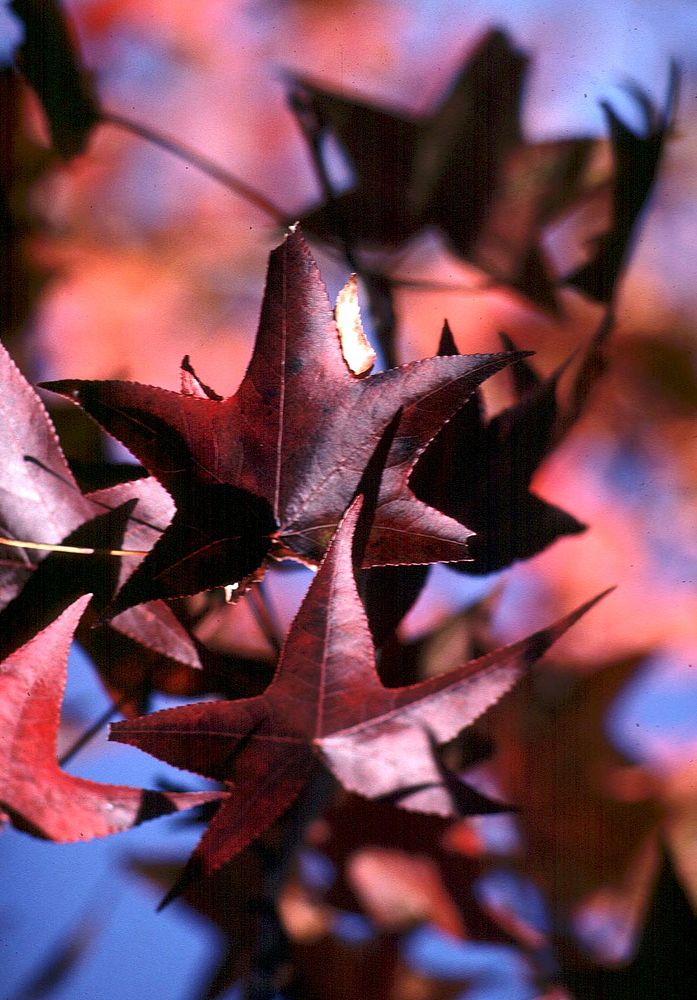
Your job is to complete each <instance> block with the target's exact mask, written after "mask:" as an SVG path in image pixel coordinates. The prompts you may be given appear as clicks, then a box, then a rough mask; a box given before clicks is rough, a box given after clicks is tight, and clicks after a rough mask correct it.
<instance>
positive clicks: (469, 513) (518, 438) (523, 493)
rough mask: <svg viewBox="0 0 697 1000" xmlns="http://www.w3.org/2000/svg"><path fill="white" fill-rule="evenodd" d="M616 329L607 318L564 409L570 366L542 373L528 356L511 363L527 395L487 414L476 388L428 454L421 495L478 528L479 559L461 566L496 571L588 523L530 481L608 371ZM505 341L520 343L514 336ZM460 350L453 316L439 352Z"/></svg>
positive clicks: (415, 483)
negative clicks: (561, 390) (562, 387)
mask: <svg viewBox="0 0 697 1000" xmlns="http://www.w3.org/2000/svg"><path fill="white" fill-rule="evenodd" d="M609 329H610V321H609V320H608V319H605V320H603V322H602V324H601V326H600V327H599V329H598V332H597V334H596V335H595V336H594V337H593V338H592V340H591V343H590V346H589V348H588V350H587V352H586V355H585V357H584V359H583V361H582V363H581V365H580V366H579V370H578V373H577V375H576V378H575V380H574V384H573V386H572V392H571V400H570V403H569V406H568V408H567V409H566V410H565V411H564V412H560V409H559V406H558V403H557V385H558V382H559V378H560V377H561V375H562V372H563V370H564V367H565V366H561V367H560V368H559V369H558V370H557V371H556V372H554V373H553V374H552V375H550V376H549V377H548V378H545V379H542V378H540V377H539V376H538V375H537V374H536V373H535V371H534V369H533V368H532V367H531V366H530V365H528V364H527V362H524V361H523V362H519V364H518V365H516V366H515V367H514V368H513V369H511V371H512V373H513V377H514V385H515V389H516V393H517V395H518V397H519V398H518V400H517V402H516V403H515V404H513V405H512V406H510V407H508V408H507V409H505V410H502V411H501V412H500V413H499V414H497V416H495V417H492V418H491V419H488V420H487V418H486V416H485V413H484V406H483V400H482V397H481V393H480V392H477V393H475V395H474V396H472V398H471V399H470V400H469V401H468V402H467V403H466V404H465V406H463V407H462V409H461V410H460V411H459V412H458V413H457V414H455V416H454V417H453V419H452V420H451V421H450V422H449V423H448V424H447V426H446V427H445V428H444V429H443V430H442V431H441V432H440V433H439V434H438V436H437V437H436V439H435V440H434V441H433V443H432V444H431V445H430V446H429V448H428V449H427V450H426V452H425V454H424V455H423V456H422V458H421V459H420V461H419V463H418V465H417V466H416V469H415V470H414V474H413V476H412V480H411V483H412V487H413V489H414V490H415V491H416V493H417V495H418V496H420V497H421V498H422V499H424V500H425V501H427V502H428V503H432V504H434V505H435V506H437V507H438V508H439V509H440V510H443V511H444V512H445V513H446V514H448V515H449V516H450V517H454V518H456V519H457V520H459V521H461V522H462V523H463V524H466V525H467V526H468V527H471V528H472V529H473V530H474V531H475V536H474V538H473V539H472V540H471V541H470V553H471V555H472V560H471V561H470V562H467V563H462V564H460V565H459V566H457V567H456V568H457V569H459V570H461V571H462V572H464V573H491V572H493V571H496V570H500V569H503V568H504V567H505V566H509V565H510V564H511V563H513V562H515V561H516V560H518V559H527V558H529V557H530V556H533V555H536V554H537V553H538V552H541V551H542V549H544V548H546V547H547V546H548V545H550V544H551V543H552V542H553V541H555V540H556V539H557V538H560V537H562V536H564V535H570V534H576V533H578V532H580V531H583V530H584V525H582V524H580V523H579V522H578V521H577V520H576V519H575V518H574V517H572V516H571V515H570V514H567V513H566V512H565V511H563V510H561V509H560V508H558V507H555V506H553V505H552V504H549V503H547V502H546V501H545V500H542V499H541V498H540V497H538V496H536V495H535V493H534V492H532V491H531V489H530V483H531V480H532V478H533V475H534V473H535V471H536V470H537V468H538V467H539V466H540V465H541V463H542V462H543V461H544V459H545V458H546V457H547V456H548V454H549V453H550V451H551V450H552V448H553V447H554V446H555V445H556V444H558V443H559V441H560V439H561V437H562V436H563V434H565V433H566V432H568V430H569V429H570V427H571V426H572V425H573V423H574V422H575V420H576V419H577V418H578V417H579V415H580V413H581V412H582V410H583V407H584V405H585V401H586V399H587V397H588V394H589V392H590V390H591V388H592V387H593V385H594V384H595V382H596V381H597V379H598V378H599V377H600V376H601V375H602V373H603V371H604V360H603V349H604V344H605V341H606V339H607V336H608V334H609ZM504 342H505V343H506V345H507V346H512V345H511V342H510V340H508V338H505V340H504ZM456 352H457V347H456V346H455V341H454V339H453V336H452V333H451V331H450V328H449V327H448V325H447V323H446V324H445V327H444V329H443V334H442V337H441V343H440V347H439V353H441V354H452V353H456Z"/></svg>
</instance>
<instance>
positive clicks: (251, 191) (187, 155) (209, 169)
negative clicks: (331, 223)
mask: <svg viewBox="0 0 697 1000" xmlns="http://www.w3.org/2000/svg"><path fill="white" fill-rule="evenodd" d="M101 118H102V121H103V122H104V123H105V124H108V125H115V126H116V127H117V128H121V129H124V130H125V131H126V132H131V133H132V134H133V135H136V136H138V138H140V139H145V140H146V141H147V142H151V143H153V144H154V145H155V146H159V147H160V149H164V150H166V151H167V152H168V153H172V155H173V156H177V157H178V158H179V159H180V160H184V162H186V163H190V164H191V165H192V166H193V167H196V168H197V169H198V170H201V171H202V172H203V173H204V174H207V175H208V176H209V177H211V178H212V179H213V180H214V181H217V182H218V183H219V184H222V185H223V187H225V188H227V189H228V191H232V193H233V194H236V195H238V196H239V197H240V198H243V199H244V200H245V201H247V202H249V204H250V205H254V206H255V207H256V208H258V209H260V210H261V211H262V212H264V213H265V214H266V215H268V216H270V217H271V218H272V219H273V220H274V222H276V223H278V225H279V226H287V225H288V222H289V217H288V215H287V214H286V213H285V212H283V211H282V210H281V209H280V208H279V207H278V205H276V204H274V202H272V201H271V200H270V199H269V198H267V197H266V195H264V194H262V193H261V191H257V190H256V188H253V187H252V186H251V185H250V184H247V182H246V181H243V180H241V179H240V178H239V177H236V176H235V175H234V174H232V173H230V171H229V170H225V169H224V168H223V167H221V166H220V165H219V164H218V163H215V161H214V160H210V159H209V158H208V157H207V156H204V155H203V154H202V153H199V152H197V151H196V150H195V149H191V147H190V146H185V145H184V144H183V143H181V142H178V141H177V140H176V139H173V138H171V137H170V136H168V135H165V133H164V132H160V131H158V130H157V129H154V128H150V126H149V125H143V124H141V122H137V121H133V120H132V119H131V118H128V117H126V116H125V115H120V114H117V113H116V112H113V111H102V113H101Z"/></svg>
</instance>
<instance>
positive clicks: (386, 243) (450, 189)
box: [291, 30, 592, 307]
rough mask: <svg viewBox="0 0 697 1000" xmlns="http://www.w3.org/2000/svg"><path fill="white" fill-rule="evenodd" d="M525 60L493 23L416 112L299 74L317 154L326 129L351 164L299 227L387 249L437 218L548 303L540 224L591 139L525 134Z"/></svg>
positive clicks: (465, 250) (570, 181) (458, 245)
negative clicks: (342, 188)
mask: <svg viewBox="0 0 697 1000" xmlns="http://www.w3.org/2000/svg"><path fill="white" fill-rule="evenodd" d="M527 62H528V60H527V58H526V57H525V56H524V55H522V54H521V53H520V52H518V51H516V50H515V49H514V48H513V47H512V46H511V44H510V42H509V40H508V38H507V37H506V35H505V34H504V33H503V32H502V31H499V30H494V31H490V32H489V33H488V34H487V35H486V36H485V37H484V38H483V40H482V41H481V42H480V44H479V45H478V47H477V48H476V50H475V52H474V53H473V54H472V56H471V57H470V59H469V61H468V62H467V63H466V64H465V65H464V67H463V69H462V70H461V72H460V74H459V76H458V77H457V79H456V80H455V82H454V83H453V85H452V87H451V88H450V90H449V92H448V94H447V95H446V96H445V97H444V99H443V101H442V102H441V104H440V105H439V106H438V107H437V108H436V109H435V110H434V111H433V112H432V113H431V114H430V115H425V116H421V117H419V116H412V115H408V114H406V113H403V112H398V111H394V110H392V109H389V108H384V107H381V106H379V105H377V104H374V103H371V102H369V101H367V100H362V99H360V98H355V97H345V96H343V95H342V94H339V93H338V92H335V91H331V90H327V89H325V88H322V87H320V86H318V85H317V84H316V83H314V82H313V81H309V80H304V79H297V80H296V81H295V83H294V88H293V92H292V95H291V103H292V106H293V107H294V110H295V111H296V114H297V116H298V120H299V122H300V125H301V128H302V129H303V131H304V132H305V134H306V135H307V136H308V138H309V139H310V141H311V143H312V144H313V147H314V148H315V150H319V155H320V156H321V149H322V147H321V139H322V138H323V137H324V136H326V135H328V134H331V135H333V136H334V137H335V138H336V139H337V140H338V142H339V144H340V145H341V147H342V149H343V150H344V152H345V154H346V155H347V157H348V159H349V161H350V164H351V167H352V168H353V171H354V175H355V184H354V186H353V187H352V188H350V189H349V191H348V192H345V193H342V194H339V195H332V196H331V197H328V198H326V200H325V202H324V203H323V204H321V205H318V206H316V207H315V208H313V209H310V210H309V211H308V212H307V213H306V214H305V215H304V217H303V219H302V221H303V225H304V226H305V227H306V228H307V230H308V232H311V233H314V234H316V235H317V236H318V237H319V238H320V239H323V240H327V241H330V242H334V243H337V242H338V243H339V245H340V246H342V247H344V248H349V249H350V250H355V249H356V248H360V247H364V246H365V247H378V248H386V249H389V248H394V247H397V246H399V245H400V244H402V243H404V242H405V241H406V240H408V239H409V238H411V237H412V236H414V235H415V234H416V233H417V232H419V231H420V230H421V229H423V228H424V227H426V226H428V225H436V226H439V227H440V229H441V231H442V232H443V233H444V235H445V236H446V238H447V240H448V243H449V245H450V248H451V249H452V250H453V251H454V252H455V253H456V254H458V255H459V256H461V257H463V258H464V259H465V260H468V261H471V262H472V263H474V264H476V265H477V266H478V267H480V268H482V269H483V270H485V271H486V272H487V273H489V274H491V275H492V276H493V277H494V278H495V279H496V280H497V281H502V282H506V283H508V284H510V285H512V286H513V287H514V288H517V289H518V290H520V291H521V292H522V293H523V294H525V295H527V296H528V297H530V298H532V299H533V300H534V301H537V302H539V303H541V304H542V305H544V306H547V307H549V306H553V305H554V292H553V281H552V277H551V275H550V273H549V270H548V268H547V265H546V263H545V261H544V257H543V254H542V252H541V249H540V246H539V237H540V231H541V228H542V227H543V226H544V225H545V224H546V223H547V222H548V221H549V220H550V219H551V218H553V217H554V216H555V215H556V214H557V213H559V212H560V211H561V210H562V209H563V208H564V207H565V206H566V205H568V204H570V203H571V202H573V200H574V198H575V196H576V194H577V192H578V188H579V180H580V177H581V174H582V171H583V169H584V167H585V164H586V161H587V158H588V155H589V153H590V150H591V148H592V142H591V141H590V140H587V139H573V140H566V141H559V142H547V143H540V144H537V145H534V144H529V143H526V142H525V139H524V138H523V136H522V132H521V127H520V112H521V95H522V91H523V87H524V83H525V76H526V72H527ZM320 169H321V172H322V173H323V175H324V176H325V188H326V186H327V184H326V174H327V171H326V167H323V164H322V163H320ZM325 193H326V192H325Z"/></svg>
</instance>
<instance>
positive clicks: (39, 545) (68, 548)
mask: <svg viewBox="0 0 697 1000" xmlns="http://www.w3.org/2000/svg"><path fill="white" fill-rule="evenodd" d="M0 545H9V546H11V547H12V548H15V549H37V550H38V551H40V552H64V553H67V554H68V555H77V556H95V555H97V556H119V557H123V556H146V555H147V554H148V550H147V549H91V548H88V547H87V546H82V545H52V544H51V543H50V542H23V541H21V540H19V539H17V538H2V537H0Z"/></svg>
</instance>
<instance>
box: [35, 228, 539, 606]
mask: <svg viewBox="0 0 697 1000" xmlns="http://www.w3.org/2000/svg"><path fill="white" fill-rule="evenodd" d="M519 356H520V355H515V354H486V355H472V356H462V357H453V358H429V359H427V360H425V361H417V362H412V363H411V364H408V365H403V366H402V367H401V368H395V369H391V370H389V371H386V372H382V373H380V374H377V375H371V376H368V377H364V378H359V377H357V376H355V375H353V374H352V373H351V372H350V371H349V368H348V367H347V365H346V362H345V361H344V358H343V356H342V353H341V347H340V343H339V336H338V331H337V327H336V323H335V321H334V318H333V316H332V310H331V307H330V304H329V300H328V298H327V293H326V290H325V288H324V285H323V284H322V282H321V279H320V276H319V272H318V269H317V265H316V264H315V262H314V260H313V258H312V256H311V254H310V251H309V249H308V247H307V245H306V243H305V241H304V239H303V237H302V235H301V234H300V232H299V231H294V232H291V234H290V235H289V236H288V238H287V240H286V241H285V242H284V243H283V244H282V245H281V246H280V247H279V248H278V249H277V250H275V251H274V252H273V254H272V255H271V260H270V263H269V271H268V279H267V286H266V292H265V296H264V303H263V307H262V313H261V321H260V325H259V331H258V334H257V340H256V344H255V348H254V353H253V356H252V359H251V362H250V365H249V368H248V369H247V372H246V375H245V377H244V379H243V381H242V384H241V385H240V387H239V389H238V391H237V393H236V394H235V395H234V396H231V397H229V398H228V399H225V400H223V401H222V402H221V401H219V400H216V399H213V398H210V397H209V396H208V395H206V396H205V398H204V395H202V393H201V392H199V391H198V390H195V389H194V387H193V381H190V382H189V383H188V384H187V392H186V393H185V394H181V393H175V392H168V391H166V390H164V389H156V388H153V387H152V386H145V385H139V384H137V383H131V382H116V381H108V382H80V381H62V382H54V383H50V384H48V388H52V389H53V390H54V391H56V392H60V393H62V394H63V395H65V396H67V397H68V398H71V399H74V400H77V401H78V402H79V403H80V404H81V405H82V406H83V407H84V408H85V409H86V410H87V411H88V413H90V414H91V415H92V416H93V417H94V418H95V419H96V420H98V421H99V422H100V423H101V424H102V426H104V427H105V428H106V429H107V430H109V431H110V433H112V434H114V436H115V437H117V438H118V439H119V440H120V441H122V442H123V443H124V444H125V445H126V446H127V447H128V448H129V449H130V450H131V451H132V452H133V453H134V454H135V455H137V456H138V458H139V459H140V460H141V461H142V462H143V463H144V464H145V465H146V467H147V468H148V469H149V470H150V471H151V472H152V473H153V474H154V475H156V476H157V478H158V479H159V480H160V482H162V483H163V485H164V486H165V487H166V488H167V490H168V491H169V492H170V493H171V495H172V497H173V498H174V501H175V503H176V507H177V511H176V514H175V516H174V519H173V521H172V524H171V525H170V527H169V528H168V529H167V530H166V531H165V533H164V535H163V536H162V538H161V539H160V541H159V542H158V543H157V544H156V545H155V547H154V548H153V550H152V552H151V553H150V554H149V555H148V557H147V558H146V559H145V561H144V562H143V564H142V565H141V566H140V567H139V569H138V570H136V572H135V573H134V574H133V576H132V577H131V578H130V580H129V581H128V582H127V584H126V585H125V587H124V588H123V590H122V591H121V593H120V595H119V596H118V598H117V601H116V603H115V605H114V608H115V610H118V611H121V610H124V609H125V608H127V607H129V606H132V605H134V604H138V603H140V602H142V601H147V600H151V599H152V598H155V597H177V596H184V595H187V594H192V593H196V592H198V591H200V590H204V589H210V588H212V587H215V586H222V585H225V584H229V583H232V582H235V583H237V584H238V585H239V587H238V593H241V592H242V591H243V589H244V587H245V586H246V585H247V583H248V582H249V580H250V579H253V578H255V577H258V575H259V573H260V572H262V571H263V565H264V563H265V561H266V560H267V559H268V558H269V557H273V556H276V557H285V556H291V557H295V558H299V559H301V560H302V561H305V562H309V563H311V564H315V563H317V562H318V561H319V560H320V558H321V556H322V553H323V551H324V550H325V548H326V546H327V544H328V542H329V540H330V538H331V535H332V532H333V530H334V529H335V527H336V525H337V524H338V522H339V520H340V518H341V516H342V514H343V512H344V511H345V509H346V507H347V506H348V504H349V503H350V502H351V500H352V498H353V496H354V495H355V493H356V491H357V488H358V485H359V482H360V479H361V476H362V474H363V471H364V469H365V467H366V465H367V463H368V460H369V459H370V457H371V455H372V454H373V452H374V451H375V448H376V446H377V444H378V442H379V440H380V438H381V436H382V434H383V432H384V431H385V429H386V427H387V426H388V424H389V423H390V421H391V420H392V419H393V418H394V417H395V415H396V413H397V411H398V410H399V409H400V407H401V408H403V415H402V420H401V421H400V423H399V426H398V428H397V432H396V434H395V437H394V440H393V442H392V447H391V449H390V452H389V455H388V458H387V462H386V467H385V471H384V475H383V480H382V487H381V490H380V497H379V500H378V506H377V511H376V515H375V520H374V526H373V531H372V534H371V538H370V542H369V545H368V549H367V552H366V559H365V564H366V565H369V566H372V565H385V564H392V563H394V564H400V563H426V562H434V561H452V560H460V559H463V558H466V556H467V548H466V541H467V538H468V536H469V535H470V531H469V530H468V529H467V528H465V527H463V525H461V524H458V523H457V522H456V521H454V520H452V519H450V518H447V517H444V516H443V515H442V514H440V513H439V512H437V511H435V510H433V509H432V508H430V507H428V506H427V505H426V504H424V503H422V502H421V501H419V500H417V499H416V497H415V496H414V494H413V493H412V492H411V490H410V489H409V486H408V479H409V476H410V474H411V471H412V468H413V466H414V463H415V462H416V459H417V458H418V456H419V454H420V452H421V451H422V450H423V448H424V447H425V446H426V443H427V442H428V441H429V440H430V439H431V438H432V437H433V436H434V434H435V433H436V432H437V431H438V430H439V428H440V427H441V426H442V425H443V423H444V422H445V421H446V420H448V419H449V417H451V416H452V414H453V413H454V412H456V410H457V409H458V408H459V407H460V406H461V405H462V404H463V403H464V402H465V400H466V399H467V398H468V396H469V395H470V394H471V393H472V391H473V390H474V389H475V388H476V386H477V385H479V383H480V382H482V381H483V380H484V379H485V378H487V377H488V376H489V375H491V374H493V373H494V372H496V371H498V370H499V369H501V368H503V367H504V366H505V365H506V364H509V363H510V362H511V361H513V360H515V359H516V357H519ZM199 385H200V383H199Z"/></svg>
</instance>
